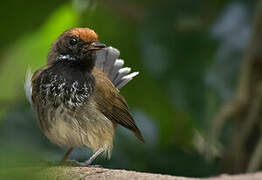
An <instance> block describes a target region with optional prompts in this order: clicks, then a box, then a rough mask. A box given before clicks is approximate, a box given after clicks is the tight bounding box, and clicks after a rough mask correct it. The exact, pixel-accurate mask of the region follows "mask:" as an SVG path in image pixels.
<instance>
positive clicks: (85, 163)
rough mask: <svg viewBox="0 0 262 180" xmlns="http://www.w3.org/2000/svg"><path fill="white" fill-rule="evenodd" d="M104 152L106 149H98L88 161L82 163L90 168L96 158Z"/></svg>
mask: <svg viewBox="0 0 262 180" xmlns="http://www.w3.org/2000/svg"><path fill="white" fill-rule="evenodd" d="M103 151H104V148H100V149H98V150H97V151H96V152H95V153H94V154H93V155H92V156H91V157H90V158H89V159H88V160H87V161H85V162H83V163H81V165H83V166H89V165H90V164H91V163H92V162H93V161H94V160H95V158H96V157H97V156H98V155H99V154H101V153H102V152H103Z"/></svg>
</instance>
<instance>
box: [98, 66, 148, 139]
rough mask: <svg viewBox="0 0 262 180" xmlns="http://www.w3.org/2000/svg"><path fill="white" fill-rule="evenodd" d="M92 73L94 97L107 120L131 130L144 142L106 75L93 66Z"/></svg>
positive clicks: (121, 98) (122, 100) (121, 99)
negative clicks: (94, 84) (94, 81)
mask: <svg viewBox="0 0 262 180" xmlns="http://www.w3.org/2000/svg"><path fill="white" fill-rule="evenodd" d="M93 75H94V77H95V80H96V86H95V92H94V99H95V101H96V103H97V105H98V108H99V110H100V111H101V112H102V113H103V114H104V115H105V116H106V117H107V118H108V119H109V120H111V121H112V122H115V123H117V124H120V125H122V126H124V127H126V128H128V129H129V130H131V131H133V132H134V134H135V135H136V137H137V138H138V139H140V140H141V141H142V142H145V140H144V138H143V136H142V134H141V132H140V130H139V129H138V127H137V126H136V124H135V121H134V119H133V118H132V116H131V115H130V113H129V111H128V106H127V103H126V101H125V99H124V98H123V96H121V95H120V94H119V92H118V90H117V89H116V88H115V86H114V85H113V84H112V82H111V81H110V80H109V78H108V76H107V75H106V74H105V73H103V72H102V71H100V70H99V69H97V68H94V70H93Z"/></svg>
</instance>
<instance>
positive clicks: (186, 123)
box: [0, 0, 256, 177]
mask: <svg viewBox="0 0 262 180" xmlns="http://www.w3.org/2000/svg"><path fill="white" fill-rule="evenodd" d="M255 6H256V1H254V0H252V1H244V0H238V1H237V0H214V1H208V0H206V1H205V0H202V1H192V0H173V1H172V0H170V1H169V0H162V1H156V0H135V1H131V0H128V1H120V0H110V1H105V0H104V1H88V0H86V1H85V0H74V1H58V0H53V1H35V0H27V1H19V0H9V1H1V6H0V9H1V11H0V19H1V21H0V23H1V28H0V34H1V40H0V168H1V171H0V174H1V173H2V174H5V173H8V172H9V168H10V167H11V168H12V167H20V166H22V167H25V166H32V164H33V165H36V166H37V165H39V164H45V163H46V161H51V162H57V161H58V160H59V159H60V158H61V157H62V154H63V153H64V152H65V150H66V149H61V148H59V147H57V146H56V145H54V144H51V143H50V142H49V141H48V140H47V139H46V138H45V137H44V136H43V135H42V134H41V132H40V130H39V128H38V127H37V121H36V116H35V113H34V112H33V110H31V107H30V105H29V103H28V102H27V101H26V99H25V95H24V91H23V81H24V77H25V72H26V69H27V67H29V66H30V67H31V68H32V69H33V70H36V69H37V68H39V67H41V66H43V65H44V64H45V58H46V54H47V52H48V49H49V48H50V44H51V43H52V41H54V40H55V38H56V37H57V36H58V35H59V34H60V33H62V32H63V31H64V30H66V29H68V28H71V27H79V26H80V27H89V28H92V29H94V30H95V31H96V32H97V33H98V35H99V39H100V41H101V42H104V43H106V44H107V45H111V46H113V47H116V48H118V49H119V50H120V51H121V58H123V59H124V60H125V64H126V65H127V66H130V67H132V69H133V70H134V71H139V72H140V74H139V76H138V77H136V78H135V79H134V80H133V81H131V82H130V83H129V84H128V85H127V86H125V87H124V88H123V89H122V90H121V93H122V94H123V95H124V96H125V98H126V100H127V102H128V104H129V106H130V109H131V112H132V114H133V115H134V117H135V119H136V122H137V124H138V126H139V127H140V129H141V130H142V133H143V135H144V136H145V139H146V141H147V143H146V144H142V143H140V142H139V141H138V140H137V139H136V138H135V137H134V136H133V134H132V133H130V132H127V130H125V129H123V128H119V129H118V130H117V136H116V137H115V143H114V144H115V147H114V150H113V155H112V158H111V159H110V160H106V159H103V158H102V157H100V158H98V159H97V160H96V162H95V163H97V164H101V165H102V166H103V167H107V168H115V169H132V170H137V171H144V172H154V173H164V174H172V175H177V176H197V177H202V176H211V175H216V174H218V173H220V168H219V158H218V157H217V156H212V157H213V158H212V159H210V158H206V154H204V153H201V152H203V151H204V150H205V149H206V148H207V147H206V144H205V139H206V138H207V137H206V136H207V131H208V126H209V124H210V123H211V122H210V121H211V119H212V117H213V115H214V113H215V112H216V111H217V110H218V107H219V105H220V104H221V103H223V102H225V101H227V100H228V99H229V98H230V97H232V95H233V93H234V90H235V87H236V84H237V79H238V76H239V73H240V68H239V67H240V64H241V60H242V56H243V53H244V52H245V49H246V46H247V43H248V39H249V36H250V32H251V24H252V20H253V14H254V10H255ZM229 134H230V125H228V128H226V129H225V130H224V133H223V137H222V142H224V143H225V142H226V141H227V136H228V135H229ZM208 146H209V145H208ZM210 146H211V145H210ZM210 146H209V148H210ZM215 146H221V144H218V145H215ZM90 153H91V152H90V151H89V150H88V149H85V148H81V149H78V150H75V151H74V153H73V154H72V156H71V158H74V159H78V160H85V159H88V157H89V156H90V155H91V154H90ZM5 169H6V170H5Z"/></svg>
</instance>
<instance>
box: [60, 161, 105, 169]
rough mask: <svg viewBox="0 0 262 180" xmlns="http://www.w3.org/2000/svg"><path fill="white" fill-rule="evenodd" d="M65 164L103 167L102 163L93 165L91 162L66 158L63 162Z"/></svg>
mask: <svg viewBox="0 0 262 180" xmlns="http://www.w3.org/2000/svg"><path fill="white" fill-rule="evenodd" d="M62 164H63V165H65V166H75V167H79V166H80V167H92V168H101V167H102V166H101V165H91V163H89V162H78V161H76V160H69V159H68V160H66V161H64V162H62Z"/></svg>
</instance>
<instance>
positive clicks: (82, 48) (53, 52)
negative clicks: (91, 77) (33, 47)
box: [47, 28, 105, 65]
mask: <svg viewBox="0 0 262 180" xmlns="http://www.w3.org/2000/svg"><path fill="white" fill-rule="evenodd" d="M104 47H105V44H103V43H100V42H99V41H98V36H97V34H96V33H95V32H94V31H93V30H92V29H89V28H73V29H69V30H66V31H65V32H63V33H62V34H61V35H60V36H59V37H58V38H57V39H56V41H55V42H54V43H53V44H52V47H51V49H50V52H49V54H48V58H47V63H52V62H57V61H75V62H83V63H85V64H87V65H92V64H94V62H91V61H94V59H95V57H94V56H95V54H96V51H97V50H99V49H102V48H104Z"/></svg>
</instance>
